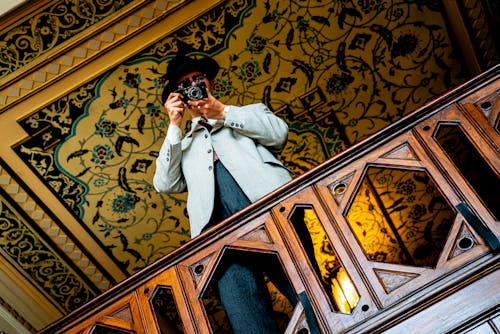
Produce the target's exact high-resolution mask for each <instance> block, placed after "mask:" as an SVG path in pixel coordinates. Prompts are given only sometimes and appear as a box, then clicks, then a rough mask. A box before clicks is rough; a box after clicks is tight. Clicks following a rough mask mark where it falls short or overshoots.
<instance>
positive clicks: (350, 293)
mask: <svg viewBox="0 0 500 334" xmlns="http://www.w3.org/2000/svg"><path fill="white" fill-rule="evenodd" d="M337 279H338V281H339V283H340V286H341V288H342V291H343V292H344V295H345V297H346V299H347V301H348V302H349V305H350V306H351V308H354V307H355V306H356V305H357V304H358V301H359V295H358V293H357V292H356V288H355V287H354V285H353V284H352V281H351V279H350V278H349V276H347V273H346V272H345V270H344V268H340V270H339V272H338V274H337Z"/></svg>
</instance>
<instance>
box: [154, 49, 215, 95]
mask: <svg viewBox="0 0 500 334" xmlns="http://www.w3.org/2000/svg"><path fill="white" fill-rule="evenodd" d="M194 71H200V72H201V73H203V74H205V75H206V76H207V78H208V79H209V80H213V79H214V78H215V76H216V75H217V72H219V64H217V62H216V61H215V60H213V59H212V58H210V57H203V58H199V59H196V58H191V57H188V56H186V55H177V56H175V57H174V58H172V60H170V62H169V63H168V67H167V73H166V74H165V76H164V78H165V79H166V80H168V83H167V85H166V86H165V89H164V90H163V93H162V95H161V100H162V103H163V104H165V101H166V100H167V97H168V94H170V93H171V92H173V91H174V90H176V89H177V83H178V81H179V79H180V78H181V77H182V76H184V75H185V74H187V73H189V72H194Z"/></svg>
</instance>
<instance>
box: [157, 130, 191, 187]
mask: <svg viewBox="0 0 500 334" xmlns="http://www.w3.org/2000/svg"><path fill="white" fill-rule="evenodd" d="M181 159H182V149H181V143H180V142H179V143H176V144H171V142H170V141H169V140H168V138H165V141H164V142H163V145H162V147H161V149H160V153H159V155H158V158H157V159H156V170H155V175H154V177H153V185H154V187H155V189H156V191H158V192H163V193H180V192H184V191H186V181H185V179H184V175H183V174H182V168H181Z"/></svg>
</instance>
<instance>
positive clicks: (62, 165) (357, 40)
mask: <svg viewBox="0 0 500 334" xmlns="http://www.w3.org/2000/svg"><path fill="white" fill-rule="evenodd" d="M423 13H425V15H423ZM180 48H184V49H185V50H186V51H187V52H189V53H192V54H193V55H209V56H212V57H214V58H215V59H216V60H217V61H218V62H219V64H220V65H221V71H220V72H219V77H218V78H217V79H216V89H215V91H214V95H216V96H217V97H218V98H220V99H221V100H222V101H224V103H226V104H235V105H242V104H247V103H254V102H260V101H261V102H264V103H266V104H267V105H268V106H269V107H270V108H271V109H272V110H273V111H274V112H275V113H276V114H277V115H279V116H280V117H282V118H283V119H285V121H286V122H287V123H288V125H289V128H290V135H289V141H288V144H287V146H286V147H285V149H284V151H283V152H282V153H281V154H280V158H281V159H282V160H283V161H284V162H285V164H286V165H287V166H288V167H290V169H291V170H293V171H294V172H295V175H296V176H298V175H300V174H302V173H304V172H306V171H307V170H309V169H311V168H313V167H315V166H317V165H319V164H321V163H322V162H324V161H325V160H326V159H328V158H329V157H331V156H333V155H336V154H338V153H340V152H342V151H343V150H345V149H346V148H348V147H349V146H351V145H353V144H355V143H357V142H359V141H361V140H363V139H366V138H367V137H368V136H369V135H371V134H373V133H375V132H376V131H378V130H380V129H382V128H384V127H386V126H387V125H389V124H391V123H392V122H394V121H396V120H398V119H399V118H401V117H403V116H404V115H406V114H408V113H409V112H411V111H413V110H414V109H415V108H417V107H419V106H421V105H422V104H423V103H425V102H426V101H428V100H429V99H431V98H433V97H435V96H437V95H439V94H442V93H444V92H445V91H447V90H448V89H450V88H451V87H453V86H455V85H457V84H458V83H460V82H461V81H462V80H463V78H464V77H463V73H462V71H461V69H462V65H461V62H460V59H457V57H456V53H455V50H454V48H453V43H452V40H451V37H450V35H449V33H448V31H447V28H446V24H445V18H444V16H443V12H442V9H441V8H440V7H439V3H438V2H436V1H421V0H419V1H397V0H394V1H328V2H323V1H319V0H318V1H309V2H302V1H288V2H271V1H254V0H246V1H245V0H233V1H226V2H223V3H221V4H220V5H219V6H217V7H216V8H213V9H212V10H211V11H209V12H207V13H205V14H204V15H203V16H201V17H198V18H197V19H196V21H194V22H187V23H186V24H185V25H184V26H183V27H181V28H179V29H178V30H177V31H175V32H174V33H172V34H170V35H168V36H165V38H164V39H163V40H161V41H159V42H157V43H155V44H153V45H151V46H149V47H148V48H146V49H144V50H139V51H138V53H137V54H135V55H130V58H129V59H128V61H127V62H125V63H122V64H117V66H116V67H114V68H113V69H112V70H110V71H109V72H108V73H106V74H105V75H103V76H101V77H98V78H96V79H94V80H92V81H90V82H85V83H82V85H81V86H80V87H79V89H76V90H74V91H72V92H68V94H66V95H65V96H63V97H62V98H60V99H58V100H57V101H56V102H54V103H52V104H51V105H48V106H46V107H45V108H43V109H41V110H38V111H36V112H35V113H33V114H31V115H29V116H28V117H25V118H23V119H21V120H20V121H19V122H20V125H21V126H23V128H24V129H25V130H26V131H27V133H28V134H29V135H30V137H29V138H28V139H26V140H25V141H23V142H20V143H18V144H17V145H15V147H14V150H15V151H16V152H17V154H18V155H19V156H20V157H21V158H22V159H23V160H24V161H25V162H26V163H27V164H28V165H29V166H30V167H31V168H32V169H33V170H34V171H35V172H36V174H37V175H39V177H40V178H41V179H42V180H43V181H44V182H45V183H46V184H47V186H48V187H49V188H50V189H51V190H52V191H53V192H54V193H55V194H56V195H57V196H58V197H59V198H60V200H61V202H63V203H64V205H65V206H66V207H67V208H68V209H69V210H70V211H71V212H72V214H73V215H74V216H75V217H77V218H78V219H79V220H80V221H81V224H82V225H83V226H85V228H86V229H87V230H88V231H89V233H90V234H91V235H93V236H94V237H95V239H96V240H98V241H99V242H100V243H102V245H103V248H105V249H107V251H108V252H109V254H111V256H112V257H113V258H115V259H116V261H117V263H119V265H120V267H121V268H122V270H123V271H124V272H125V273H127V274H131V273H134V272H136V271H137V270H139V269H141V268H143V267H145V266H147V265H148V264H150V263H152V262H154V261H155V260H156V259H158V258H159V257H161V256H162V255H164V254H166V253H168V252H170V251H171V250H173V249H175V248H177V247H178V246H179V245H181V244H183V243H184V242H186V241H187V240H188V239H189V225H188V217H187V216H186V212H185V206H184V205H185V194H179V195H165V194H157V193H156V192H155V191H154V189H153V188H152V176H153V173H154V160H155V157H156V155H157V152H158V150H159V148H160V146H161V143H162V141H163V138H164V136H165V133H166V129H167V127H168V117H166V114H165V113H164V111H163V109H162V106H161V103H160V99H159V98H160V95H161V90H162V88H163V87H164V84H165V82H164V81H163V79H162V76H163V74H164V72H165V68H166V65H167V63H168V61H169V60H170V59H171V58H172V57H173V56H174V55H175V53H176V52H177V51H178V50H179V49H180ZM185 122H186V123H185V126H186V127H187V126H189V125H188V122H187V120H185Z"/></svg>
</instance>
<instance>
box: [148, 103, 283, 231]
mask: <svg viewBox="0 0 500 334" xmlns="http://www.w3.org/2000/svg"><path fill="white" fill-rule="evenodd" d="M287 136H288V126H287V124H286V123H285V122H284V121H283V120H282V119H280V118H279V117H277V116H275V115H274V114H273V113H272V112H271V111H270V110H269V109H268V108H267V107H266V106H265V105H264V104H262V103H257V104H251V105H247V106H244V107H235V106H230V107H229V108H227V109H226V114H225V120H224V121H222V120H220V121H218V122H217V123H216V125H215V126H214V128H213V129H212V132H211V134H209V132H208V130H207V129H206V128H205V127H203V126H201V125H200V124H198V123H196V124H195V123H194V122H193V123H192V126H191V130H190V131H189V132H188V133H187V134H186V135H185V136H184V138H183V139H182V141H181V142H180V143H177V144H174V145H172V144H171V143H170V142H169V140H168V139H167V138H166V139H165V141H164V143H163V145H162V147H161V150H160V153H159V156H158V158H157V159H156V171H155V175H154V179H153V184H154V186H155V189H156V190H157V191H158V192H166V193H180V192H184V191H186V190H187V191H188V200H187V210H188V215H189V220H190V229H191V237H192V238H194V237H195V236H197V235H198V234H200V232H201V230H202V229H203V227H204V226H205V225H206V224H207V223H208V221H209V220H210V216H211V215H212V210H213V205H214V188H215V184H214V171H213V165H214V162H213V150H215V152H216V153H217V156H218V157H219V159H220V161H221V162H222V164H223V165H224V166H225V167H226V169H227V170H228V171H229V172H230V173H231V175H232V176H233V178H234V179H235V180H236V182H237V183H238V184H239V186H240V187H241V189H242V190H243V192H244V193H245V194H246V195H247V197H248V198H249V199H250V201H252V202H254V201H256V200H258V199H259V198H261V197H263V196H265V195H267V194H268V193H270V192H271V191H273V190H275V189H276V188H278V187H280V186H281V185H283V184H285V183H286V182H288V181H289V180H291V177H290V173H289V172H288V170H287V169H286V168H285V167H284V166H283V164H282V163H281V162H280V161H279V160H278V159H276V157H274V155H273V154H272V153H271V152H270V150H272V151H276V152H277V151H279V150H281V149H282V148H283V146H284V145H285V142H286V139H287Z"/></svg>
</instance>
